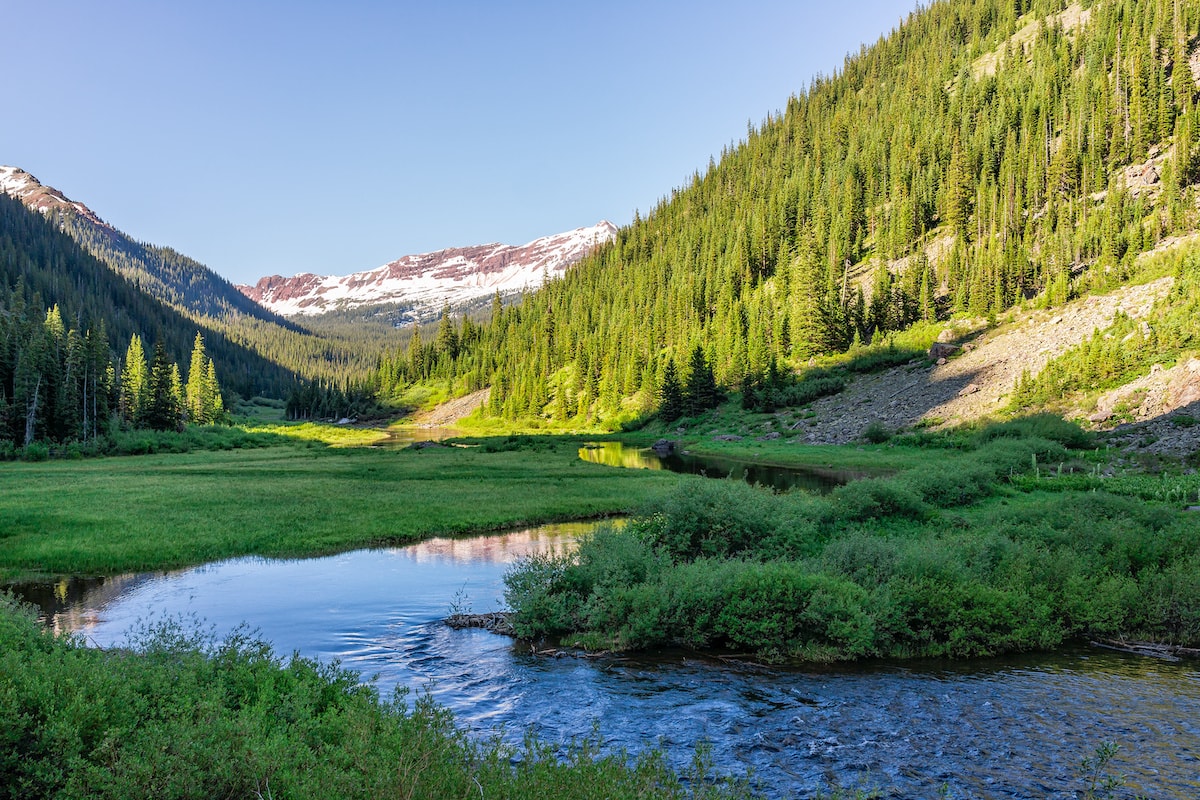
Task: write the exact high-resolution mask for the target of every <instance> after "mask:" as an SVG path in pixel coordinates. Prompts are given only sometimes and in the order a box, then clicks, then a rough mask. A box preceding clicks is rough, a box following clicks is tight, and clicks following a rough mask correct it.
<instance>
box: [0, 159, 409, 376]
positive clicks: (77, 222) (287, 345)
mask: <svg viewBox="0 0 1200 800" xmlns="http://www.w3.org/2000/svg"><path fill="white" fill-rule="evenodd" d="M0 193H3V194H7V195H9V196H11V197H13V198H15V199H17V200H20V201H21V203H23V204H24V205H25V206H26V207H27V208H29V209H32V210H34V211H37V212H40V214H41V216H43V217H45V218H46V219H47V220H49V221H51V222H52V223H54V224H55V225H57V226H58V227H60V228H61V229H62V231H63V232H65V233H66V234H68V235H69V236H70V237H71V238H72V239H73V240H74V241H75V242H76V243H77V244H78V245H79V246H80V247H81V248H82V249H83V250H84V251H86V252H87V253H88V254H89V255H91V256H92V257H94V258H96V259H98V260H99V261H100V262H101V263H103V264H104V265H106V266H107V267H108V268H109V269H110V270H111V271H112V272H113V273H115V274H116V275H118V276H121V277H122V278H123V279H124V280H125V281H126V282H128V284H129V285H130V286H131V287H132V288H133V289H134V290H135V294H143V295H145V296H147V297H151V298H154V299H155V300H157V301H158V302H159V303H161V304H163V305H164V306H165V307H166V308H168V309H170V310H171V311H173V312H175V314H174V315H171V316H173V317H174V316H175V315H177V317H178V318H182V319H183V320H185V321H184V322H182V323H181V324H182V327H184V328H187V329H189V330H190V331H191V332H190V333H187V334H186V335H184V334H182V333H181V334H180V337H181V338H180V341H185V342H190V341H191V337H192V336H193V335H194V333H195V331H196V330H197V329H201V330H204V331H206V334H205V338H206V340H208V339H209V337H210V336H212V337H219V338H220V339H221V340H222V341H229V342H231V343H236V354H235V353H234V352H233V351H230V352H229V353H225V352H224V351H223V350H221V348H220V347H218V348H216V349H215V350H213V356H214V359H215V360H216V362H217V366H218V368H219V369H220V368H221V367H222V366H227V367H228V368H229V369H231V370H233V371H234V372H236V376H237V377H236V380H235V381H230V382H227V383H226V385H228V386H230V387H232V388H234V389H235V390H236V391H239V392H241V393H243V394H254V393H267V394H271V395H273V396H282V394H283V393H284V392H285V391H286V390H287V387H288V386H290V385H291V384H292V383H294V381H295V379H296V378H297V377H300V378H308V379H315V380H321V381H325V382H335V383H346V382H348V381H349V382H357V381H361V380H362V379H363V378H365V377H367V376H369V374H370V371H371V369H372V367H373V365H374V364H375V363H376V361H377V358H378V353H379V351H380V350H381V349H382V348H383V347H385V346H387V345H388V344H389V343H390V340H389V339H388V338H387V336H386V332H384V333H381V331H380V329H377V328H373V329H371V330H370V331H369V332H364V333H362V334H359V333H354V334H353V335H347V334H340V333H325V334H318V333H314V332H313V331H310V330H308V329H306V328H304V327H302V326H300V325H298V324H296V323H295V322H292V321H290V320H287V319H285V318H283V317H281V316H279V315H277V314H275V313H273V312H271V311H270V310H268V309H266V308H263V307H262V306H260V305H258V304H257V303H255V302H254V301H253V300H251V299H250V298H248V297H246V296H245V295H244V294H242V293H241V292H240V291H238V290H237V289H236V288H235V287H234V286H233V284H231V283H230V282H229V281H227V280H225V279H224V278H222V277H221V276H220V275H217V274H216V273H215V272H213V271H212V270H210V269H209V268H208V267H206V266H204V265H203V264H201V263H199V262H197V261H195V260H193V259H191V258H189V257H187V256H185V255H183V254H182V253H179V252H177V251H175V250H173V249H171V248H169V247H159V246H155V245H151V244H145V243H142V242H138V241H136V240H134V239H133V238H132V237H130V236H128V235H126V234H125V233H123V232H121V231H120V230H119V229H117V228H116V227H115V226H113V225H111V224H110V223H108V222H105V221H104V220H103V219H101V217H100V216H99V215H98V214H96V213H95V212H94V211H92V210H91V209H90V208H88V206H86V205H85V204H83V203H81V202H77V201H74V200H71V199H69V198H68V197H67V196H66V195H65V194H64V193H63V192H61V191H59V190H58V189H56V188H54V187H51V186H46V185H44V184H42V183H41V181H39V180H38V179H37V178H35V177H34V176H33V175H31V174H30V173H28V172H26V171H25V170H23V169H20V168H18V167H12V166H3V167H0ZM65 279H66V276H60V277H59V280H65ZM120 295H121V297H123V298H128V293H126V292H124V291H122V292H121V293H120ZM46 299H47V300H50V298H49V297H47V298H46ZM139 305H140V306H141V307H148V306H146V304H145V303H144V302H142V301H139ZM96 313H98V314H99V315H100V316H103V317H105V318H109V317H111V316H113V314H114V313H115V314H123V313H125V312H123V311H121V310H120V309H115V310H114V309H110V310H107V311H106V310H104V309H97V310H96ZM152 316H154V317H155V319H156V320H160V321H159V322H155V325H161V324H163V322H162V320H165V318H164V317H162V315H161V314H158V312H155V314H154V315H152ZM172 327H175V324H174V323H173V324H172ZM134 329H136V330H138V331H139V332H140V333H141V335H142V336H143V337H144V338H147V339H148V340H151V341H152V340H153V339H154V334H155V331H154V330H149V331H145V330H142V329H141V328H140V327H138V326H137V325H134V326H132V327H131V328H130V330H134ZM189 346H190V345H189ZM212 349H213V348H210V350H212ZM223 359H224V362H223Z"/></svg>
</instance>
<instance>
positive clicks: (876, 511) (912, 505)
mask: <svg viewBox="0 0 1200 800" xmlns="http://www.w3.org/2000/svg"><path fill="white" fill-rule="evenodd" d="M829 502H830V512H831V513H832V515H833V517H834V519H836V520H842V521H847V522H861V521H863V520H868V519H883V518H885V517H905V518H909V519H921V518H923V517H925V516H926V515H927V514H928V511H929V507H928V506H926V505H925V503H923V502H922V501H921V498H920V497H918V496H917V495H916V493H915V492H913V490H912V489H910V488H909V487H907V486H905V485H904V484H903V483H902V482H900V481H896V480H894V479H892V478H867V479H864V480H858V481H853V482H852V483H848V484H846V485H845V486H839V487H838V488H836V489H834V490H833V491H832V492H830V494H829Z"/></svg>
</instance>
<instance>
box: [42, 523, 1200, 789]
mask: <svg viewBox="0 0 1200 800" xmlns="http://www.w3.org/2000/svg"><path fill="white" fill-rule="evenodd" d="M585 527H586V526H584V525H573V526H551V527H550V528H548V529H540V530H536V531H527V532H523V533H510V534H503V535H499V536H487V537H478V538H469V539H434V540H430V541H426V542H423V543H421V544H418V545H413V546H412V547H405V548H396V549H389V550H365V551H356V552H351V553H344V554H341V555H335V556H329V557H326V558H316V559H307V560H292V561H270V560H265V559H259V558H243V559H235V560H231V561H226V562H221V563H217V564H212V565H208V566H205V567H199V568H196V569H191V570H183V571H180V572H176V573H170V574H165V575H162V574H159V575H140V576H125V577H121V578H115V579H109V580H107V581H105V582H103V583H102V584H100V585H95V584H94V583H93V585H91V586H90V588H88V587H87V586H84V585H83V584H79V585H76V586H75V588H74V589H73V590H72V591H73V592H74V593H75V595H77V596H73V597H72V598H70V603H71V605H70V607H69V608H68V609H67V610H65V611H64V612H61V613H60V615H59V617H58V618H57V619H58V624H59V626H60V627H63V628H72V629H76V630H82V631H85V632H86V634H87V636H88V637H89V639H90V640H92V641H94V642H96V643H98V644H101V645H104V646H108V645H110V644H114V643H119V642H121V641H122V640H123V634H124V631H125V630H126V629H127V628H129V627H130V626H131V625H133V624H134V623H135V622H137V621H138V620H139V619H145V618H147V617H150V616H151V615H154V616H157V617H161V616H164V615H180V614H194V615H195V616H196V617H198V618H200V619H202V620H204V621H205V623H206V625H212V626H213V627H215V629H216V630H217V632H218V633H223V632H225V631H228V630H230V629H232V628H233V627H235V626H236V625H237V624H239V623H241V622H243V621H245V622H248V623H249V624H250V625H251V626H252V627H255V628H258V629H259V630H260V631H261V632H262V634H263V635H264V636H265V637H266V638H267V639H268V640H270V641H271V642H273V643H274V645H275V647H276V650H277V652H280V653H285V654H286V653H290V652H292V651H293V650H298V651H300V652H301V653H302V654H304V655H307V656H314V657H318V658H322V659H334V658H337V659H340V660H341V662H342V663H343V665H345V666H347V667H349V668H352V669H355V670H358V671H359V672H361V673H362V674H363V675H364V676H366V677H371V676H378V680H377V684H378V686H379V687H380V688H381V690H383V691H385V692H387V691H390V689H391V688H392V687H408V688H410V689H413V690H422V689H425V688H428V689H429V690H430V691H431V692H432V694H433V695H434V697H435V698H436V699H437V700H438V701H439V702H441V703H443V704H445V705H446V706H448V707H449V708H451V709H452V710H453V711H454V712H455V715H456V717H457V719H458V720H459V723H460V724H461V725H463V726H464V727H467V728H469V729H472V730H475V731H490V730H491V729H492V728H494V727H495V726H497V725H501V724H502V725H504V726H505V730H506V735H507V736H509V737H510V739H511V740H512V741H514V742H515V743H519V741H520V740H521V738H522V736H523V734H524V731H525V730H526V729H527V728H529V727H530V726H533V727H534V728H535V729H536V730H537V731H539V732H540V734H541V735H542V737H543V738H544V739H547V740H550V741H555V742H568V741H570V740H571V739H573V738H575V739H579V738H582V737H587V736H590V735H591V733H592V731H593V726H596V728H597V730H598V731H599V736H600V740H601V743H602V745H603V746H604V747H605V748H608V749H611V750H618V749H620V748H627V749H629V750H631V751H635V752H636V751H637V750H639V749H641V748H642V747H643V746H644V745H646V744H648V743H649V744H659V745H661V746H663V747H664V748H666V751H667V755H668V759H669V761H670V763H671V764H672V765H673V766H675V767H677V768H680V769H683V768H686V767H687V765H688V764H689V762H690V759H691V754H692V751H693V749H694V747H695V745H696V743H697V742H698V741H700V740H705V739H706V740H708V741H710V742H711V743H712V744H713V754H714V758H715V760H716V764H717V767H718V769H719V770H721V771H724V772H730V773H734V774H739V775H744V774H746V773H747V772H748V771H749V772H750V773H752V774H753V775H755V776H757V779H758V780H760V781H761V782H762V785H763V788H765V789H766V790H767V792H768V793H769V794H771V795H774V796H787V795H790V794H793V793H801V794H811V793H812V792H814V791H815V790H816V788H818V787H822V786H824V787H828V786H830V785H831V784H844V785H848V786H861V787H864V788H870V787H873V786H878V787H896V788H897V789H898V791H899V792H900V794H899V795H891V796H903V797H911V796H919V797H935V796H937V794H938V789H939V788H940V787H941V786H942V785H943V784H946V785H947V786H948V787H949V796H951V797H954V798H994V797H1004V798H1034V797H1037V798H1043V797H1050V798H1060V799H1061V800H1066V799H1067V798H1073V797H1075V796H1076V793H1077V792H1078V793H1079V794H1082V789H1083V784H1082V783H1081V782H1080V780H1079V777H1078V774H1079V773H1078V767H1079V763H1080V760H1081V759H1082V758H1084V757H1085V756H1088V755H1091V754H1092V753H1093V752H1094V750H1095V748H1096V746H1097V745H1099V744H1101V743H1103V742H1107V741H1114V742H1117V743H1118V744H1120V745H1121V747H1122V751H1121V753H1120V754H1119V756H1118V760H1117V762H1116V764H1115V766H1114V769H1115V771H1117V772H1120V773H1124V774H1127V775H1129V776H1130V784H1129V788H1130V789H1131V790H1132V791H1131V793H1130V796H1132V795H1133V794H1134V793H1137V792H1140V793H1142V794H1145V795H1147V796H1149V797H1155V798H1185V797H1186V798H1194V797H1200V777H1198V776H1200V671H1198V665H1197V664H1196V663H1194V662H1181V663H1168V662H1161V661H1157V660H1153V659H1145V658H1138V657H1132V656H1126V655H1122V654H1118V653H1110V652H1106V651H1099V650H1090V649H1081V650H1077V651H1071V652H1066V653H1062V654H1058V655H1054V656H1046V655H1033V656H1015V657H1009V658H1003V659H991V660H976V661H971V662H966V663H963V662H959V663H952V662H928V661H925V662H910V663H905V664H867V665H858V666H832V667H820V666H813V667H808V668H803V669H775V668H765V667H759V666H755V665H749V664H744V663H736V662H723V661H719V660H717V659H701V658H698V657H696V656H695V655H694V654H682V653H669V654H662V655H660V656H658V657H649V656H646V657H639V658H635V659H623V658H611V657H609V658H599V659H584V658H573V657H562V658H555V657H547V656H536V655H531V654H530V652H529V647H528V645H525V644H521V643H514V642H513V641H511V640H509V639H506V638H504V637H500V636H495V635H492V634H489V633H486V632H484V631H479V630H466V631H454V630H450V629H449V628H447V627H446V626H445V625H443V624H442V623H441V620H442V619H443V618H444V617H445V616H446V615H447V614H448V613H449V611H450V608H451V605H452V604H454V603H456V602H459V603H463V604H467V605H469V606H470V607H471V610H473V611H487V610H492V609H495V608H497V607H499V605H500V598H501V597H502V595H503V575H504V573H505V571H506V570H507V569H508V567H509V565H510V564H511V563H512V562H513V561H514V560H515V559H516V558H517V557H519V556H521V555H525V554H532V553H546V552H562V551H564V550H565V549H566V548H569V547H570V546H571V542H572V541H573V538H574V536H576V535H578V533H579V532H581V531H582V530H583V529H584V528H585ZM68 588H69V587H68ZM47 590H48V591H47V593H48V594H49V595H50V596H51V599H52V597H53V594H54V592H55V591H58V592H59V593H60V594H62V593H63V587H58V588H57V589H56V588H55V587H47ZM68 594H69V593H68Z"/></svg>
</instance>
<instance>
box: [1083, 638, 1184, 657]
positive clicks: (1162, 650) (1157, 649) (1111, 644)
mask: <svg viewBox="0 0 1200 800" xmlns="http://www.w3.org/2000/svg"><path fill="white" fill-rule="evenodd" d="M1092 644H1093V645H1094V646H1096V647H1106V648H1108V649H1109V650H1120V651H1121V652H1122V653H1133V654H1134V655H1139V656H1150V657H1152V658H1162V659H1165V660H1167V661H1178V660H1179V659H1180V657H1181V656H1182V657H1186V658H1200V649H1197V648H1195V647H1181V646H1179V645H1177V644H1157V643H1155V642H1124V641H1121V640H1119V639H1103V640H1101V641H1098V642H1092Z"/></svg>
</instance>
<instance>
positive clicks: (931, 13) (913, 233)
mask: <svg viewBox="0 0 1200 800" xmlns="http://www.w3.org/2000/svg"><path fill="white" fill-rule="evenodd" d="M1198 23H1200V9H1198V8H1197V5H1196V4H1195V3H1191V2H1184V0H1150V1H1149V2H1146V1H1145V0H1139V1H1137V2H1135V1H1134V0H1110V1H1108V2H1083V3H1079V2H1077V3H1071V4H1067V3H1065V2H1062V0H1017V2H1007V1H1006V2H1001V1H1000V0H974V1H973V2H972V1H970V0H968V1H965V2H942V3H934V4H932V5H931V6H930V7H929V8H928V9H924V10H921V11H919V12H916V13H914V14H912V15H911V16H910V17H909V19H908V20H907V21H906V22H905V23H904V24H903V25H902V26H900V27H899V28H898V29H897V30H895V31H894V32H893V33H892V34H891V35H890V36H888V37H886V38H883V39H881V40H880V41H878V42H877V43H876V44H874V45H873V46H870V47H863V48H862V50H861V51H860V52H858V53H855V54H853V55H850V56H849V57H847V58H846V60H845V63H844V64H843V66H842V68H841V69H840V70H838V71H837V72H836V73H835V74H834V75H831V76H823V77H818V78H816V79H814V80H813V81H812V83H811V84H810V85H809V87H808V88H807V89H806V90H805V91H803V92H801V93H799V94H798V95H796V96H794V97H792V98H791V99H790V100H789V101H788V102H787V105H786V108H785V109H784V110H783V111H782V112H780V113H776V114H773V115H771V116H769V117H768V118H767V119H766V120H765V121H764V122H763V123H762V124H761V125H759V126H757V127H751V128H750V129H749V130H748V131H747V136H746V138H745V140H743V141H742V142H740V143H738V144H737V145H736V146H732V147H729V148H727V149H726V150H724V151H723V152H722V154H721V158H720V159H719V160H714V161H712V162H710V163H709V165H708V167H707V168H706V169H705V170H704V171H703V172H696V173H695V174H694V175H693V176H692V178H691V180H690V181H689V182H688V183H687V185H685V186H683V187H681V188H679V189H676V190H674V191H672V192H671V194H670V196H669V197H665V198H663V199H662V200H661V201H660V202H659V203H658V205H657V206H656V207H655V208H653V209H652V210H651V211H650V213H648V214H647V215H646V216H645V217H638V218H635V220H634V222H633V224H631V225H629V226H628V227H626V228H624V229H622V230H621V231H620V233H619V235H618V238H617V240H616V241H615V242H614V243H612V244H611V245H609V246H606V247H604V248H602V249H601V250H600V251H599V252H597V253H596V254H595V255H593V256H591V257H589V258H588V259H586V260H585V261H584V262H582V263H581V264H580V265H579V266H578V267H576V268H575V269H573V270H571V271H569V272H568V273H567V274H566V275H565V276H564V277H563V278H562V279H559V280H555V281H553V282H551V283H550V284H548V285H547V286H545V287H544V288H543V289H542V290H540V291H538V292H536V293H532V294H529V295H526V296H525V297H523V298H522V300H521V301H520V302H519V303H516V304H514V305H512V306H508V307H504V306H502V305H501V304H500V303H495V304H494V305H493V308H492V311H491V314H490V317H489V318H488V319H487V320H486V321H484V322H483V323H482V324H475V323H473V322H472V321H471V320H469V319H465V318H464V319H463V320H461V322H460V323H454V322H453V320H448V319H446V318H443V320H442V324H441V326H440V327H439V329H438V331H437V335H436V337H434V338H433V339H432V341H431V340H430V337H429V336H428V335H424V338H422V336H421V335H413V336H412V337H411V338H410V341H409V343H408V345H407V347H404V348H396V349H394V350H393V351H391V352H390V353H389V354H388V355H387V356H386V357H385V358H384V360H383V362H382V364H381V368H380V373H379V388H380V391H381V393H382V396H383V397H384V398H388V397H394V396H398V395H400V394H402V393H403V392H404V391H405V390H406V389H407V388H408V387H410V386H411V385H413V384H420V383H430V382H433V383H441V384H443V385H446V386H448V387H449V389H450V391H451V392H452V393H453V394H465V393H467V392H471V391H474V390H477V389H480V388H483V387H486V386H490V387H491V393H490V399H489V402H488V404H487V405H486V407H485V408H484V411H483V413H484V414H487V415H490V416H493V417H498V418H502V419H507V420H517V419H540V420H547V421H551V420H557V421H565V420H575V421H583V422H588V423H595V422H600V423H602V424H608V425H616V424H619V423H622V422H625V421H628V420H631V419H634V418H637V417H639V416H642V415H645V414H646V413H648V412H650V411H652V410H654V409H655V408H656V407H657V405H658V404H659V403H660V402H662V400H663V391H662V388H663V385H664V382H669V381H670V380H671V370H672V369H674V370H676V372H677V373H678V372H679V371H680V370H679V366H680V365H684V364H688V363H690V361H691V359H690V355H691V354H692V353H693V351H694V350H695V348H697V347H699V348H701V349H702V351H703V354H704V363H705V364H706V368H708V369H711V370H712V372H713V374H714V375H715V378H716V380H717V382H718V383H719V384H720V385H721V386H724V387H729V388H742V387H750V388H753V387H755V386H757V385H760V384H761V383H762V382H763V381H764V379H766V376H767V374H768V372H770V371H771V370H772V369H781V368H786V367H787V366H789V365H790V366H791V367H798V366H801V365H803V364H804V363H806V362H807V361H808V360H809V359H810V358H812V357H814V356H819V355H822V354H830V353H839V352H843V351H846V350H847V349H848V348H851V347H852V346H855V345H857V344H859V343H862V344H867V343H876V344H878V343H880V342H883V341H886V338H887V336H888V335H889V334H891V333H892V332H895V331H899V330H903V329H905V328H907V327H909V326H911V325H913V324H914V323H918V322H921V321H932V320H935V319H944V318H946V317H948V316H949V315H952V314H956V313H958V314H969V315H975V316H978V317H992V318H994V317H995V315H996V314H999V313H1001V312H1003V311H1005V310H1006V309H1008V308H1010V307H1012V306H1013V305H1014V304H1017V303H1020V302H1025V301H1031V302H1036V303H1040V304H1044V305H1047V306H1053V305H1057V304H1061V303H1064V302H1066V301H1067V300H1070V299H1072V298H1074V297H1076V296H1078V295H1080V294H1082V293H1086V292H1088V291H1094V290H1097V289H1102V288H1105V287H1107V286H1112V285H1116V284H1118V283H1120V282H1121V281H1123V280H1125V279H1127V278H1128V276H1129V274H1130V271H1131V269H1132V264H1133V260H1134V258H1135V257H1136V256H1137V255H1138V254H1139V253H1142V252H1145V251H1147V250H1149V249H1151V248H1153V247H1154V246H1155V245H1156V243H1158V242H1161V241H1162V240H1163V239H1164V238H1166V237H1168V236H1171V235H1172V234H1176V233H1179V232H1183V231H1190V230H1193V229H1195V228H1196V226H1197V211H1196V187H1195V184H1196V181H1197V179H1198V178H1200V160H1198V157H1200V154H1198V152H1197V144H1198V140H1200V126H1198V125H1197V114H1196V99H1197V88H1196V77H1195V66H1196V65H1194V64H1193V63H1191V61H1190V60H1189V59H1190V57H1191V54H1193V53H1194V52H1195V40H1196V34H1197V26H1198ZM772 364H775V365H776V366H775V367H772V366H771V365H772ZM680 377H681V376H680V375H678V374H676V376H675V378H676V379H679V378H680ZM682 377H686V376H682Z"/></svg>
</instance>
